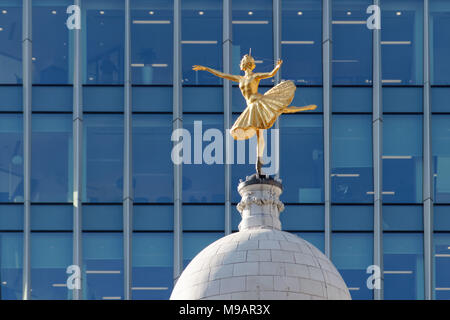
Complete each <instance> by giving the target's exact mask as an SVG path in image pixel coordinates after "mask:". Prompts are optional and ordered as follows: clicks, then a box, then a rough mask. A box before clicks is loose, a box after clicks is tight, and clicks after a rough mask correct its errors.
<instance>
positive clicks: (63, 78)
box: [32, 0, 74, 84]
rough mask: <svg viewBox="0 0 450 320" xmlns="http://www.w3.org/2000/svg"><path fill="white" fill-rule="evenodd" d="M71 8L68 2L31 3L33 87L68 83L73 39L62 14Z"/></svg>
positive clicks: (52, 0)
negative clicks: (35, 84)
mask: <svg viewBox="0 0 450 320" xmlns="http://www.w3.org/2000/svg"><path fill="white" fill-rule="evenodd" d="M72 4H73V2H72V1H69V0H50V1H49V0H37V1H33V19H32V20H33V58H32V60H33V83H40V84H44V83H46V84H64V83H72V79H73V77H72V75H71V72H70V70H71V66H70V65H71V64H72V63H73V61H71V60H72V59H73V54H72V51H73V50H74V39H73V37H72V38H69V33H70V30H69V28H67V26H66V20H67V18H68V16H69V15H68V14H67V13H66V10H67V7H68V6H70V5H72ZM44 21H45V23H44Z"/></svg>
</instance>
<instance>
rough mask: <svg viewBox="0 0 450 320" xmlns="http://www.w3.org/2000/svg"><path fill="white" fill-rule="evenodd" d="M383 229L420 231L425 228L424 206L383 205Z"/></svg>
mask: <svg viewBox="0 0 450 320" xmlns="http://www.w3.org/2000/svg"><path fill="white" fill-rule="evenodd" d="M383 230H385V231H406V230H408V231H418V230H423V207H422V206H420V205H419V206H398V205H395V206H389V205H384V206H383Z"/></svg>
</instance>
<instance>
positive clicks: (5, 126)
mask: <svg viewBox="0 0 450 320" xmlns="http://www.w3.org/2000/svg"><path fill="white" fill-rule="evenodd" d="M22 141H23V133H22V115H16V114H0V202H21V201H23V144H22Z"/></svg>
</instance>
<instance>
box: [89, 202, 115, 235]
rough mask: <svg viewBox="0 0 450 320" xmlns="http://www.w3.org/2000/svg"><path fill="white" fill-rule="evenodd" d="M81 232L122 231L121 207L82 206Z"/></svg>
mask: <svg viewBox="0 0 450 320" xmlns="http://www.w3.org/2000/svg"><path fill="white" fill-rule="evenodd" d="M82 221H83V230H84V231H87V230H89V231H92V230H108V231H112V230H122V228H123V210H122V206H121V205H84V206H83V219H82Z"/></svg>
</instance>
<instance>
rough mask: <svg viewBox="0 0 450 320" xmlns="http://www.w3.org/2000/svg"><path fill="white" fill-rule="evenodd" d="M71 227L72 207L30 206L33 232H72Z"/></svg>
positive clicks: (68, 205)
mask: <svg viewBox="0 0 450 320" xmlns="http://www.w3.org/2000/svg"><path fill="white" fill-rule="evenodd" d="M83 212H84V210H83ZM83 222H84V221H83ZM72 226H73V206H72V205H70V204H67V205H32V206H31V230H33V231H35V230H59V231H61V230H67V231H72Z"/></svg>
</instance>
